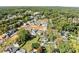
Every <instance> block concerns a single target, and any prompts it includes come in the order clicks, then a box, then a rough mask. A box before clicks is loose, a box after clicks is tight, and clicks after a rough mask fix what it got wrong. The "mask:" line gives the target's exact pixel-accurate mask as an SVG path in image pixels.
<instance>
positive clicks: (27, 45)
mask: <svg viewBox="0 0 79 59" xmlns="http://www.w3.org/2000/svg"><path fill="white" fill-rule="evenodd" d="M36 42H38V36H37V37H36V38H33V39H32V40H30V41H27V42H26V44H25V45H24V46H23V47H22V48H23V49H25V50H26V51H27V52H30V51H31V49H32V43H36Z"/></svg>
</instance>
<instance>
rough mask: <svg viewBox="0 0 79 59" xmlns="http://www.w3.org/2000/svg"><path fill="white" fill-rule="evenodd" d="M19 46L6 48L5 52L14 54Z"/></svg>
mask: <svg viewBox="0 0 79 59" xmlns="http://www.w3.org/2000/svg"><path fill="white" fill-rule="evenodd" d="M18 48H19V45H18V44H17V43H15V44H13V45H10V46H7V47H6V48H5V52H7V51H9V53H16V51H18Z"/></svg>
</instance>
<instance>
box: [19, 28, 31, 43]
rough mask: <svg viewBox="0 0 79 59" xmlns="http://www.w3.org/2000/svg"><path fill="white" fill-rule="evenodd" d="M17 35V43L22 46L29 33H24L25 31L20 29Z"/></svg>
mask: <svg viewBox="0 0 79 59" xmlns="http://www.w3.org/2000/svg"><path fill="white" fill-rule="evenodd" d="M18 35H19V43H20V44H23V43H25V42H26V41H27V40H29V39H30V38H29V32H28V31H26V30H25V29H23V28H21V29H20V30H19V32H18Z"/></svg>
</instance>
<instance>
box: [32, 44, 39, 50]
mask: <svg viewBox="0 0 79 59" xmlns="http://www.w3.org/2000/svg"><path fill="white" fill-rule="evenodd" d="M39 47H40V44H39V43H32V48H35V49H37V48H39Z"/></svg>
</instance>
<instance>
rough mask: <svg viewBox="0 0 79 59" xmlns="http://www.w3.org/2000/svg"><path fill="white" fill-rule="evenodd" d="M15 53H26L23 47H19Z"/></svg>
mask: <svg viewBox="0 0 79 59" xmlns="http://www.w3.org/2000/svg"><path fill="white" fill-rule="evenodd" d="M16 53H26V51H25V50H24V49H20V50H18V51H16Z"/></svg>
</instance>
